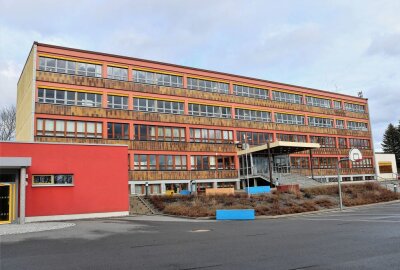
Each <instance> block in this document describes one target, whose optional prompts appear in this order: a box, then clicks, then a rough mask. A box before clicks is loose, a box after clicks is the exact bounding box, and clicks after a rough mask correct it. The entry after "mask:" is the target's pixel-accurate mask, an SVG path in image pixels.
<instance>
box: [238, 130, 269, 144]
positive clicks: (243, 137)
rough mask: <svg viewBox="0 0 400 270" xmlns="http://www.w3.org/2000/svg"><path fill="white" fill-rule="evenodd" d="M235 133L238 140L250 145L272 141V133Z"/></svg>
mask: <svg viewBox="0 0 400 270" xmlns="http://www.w3.org/2000/svg"><path fill="white" fill-rule="evenodd" d="M236 134H237V139H238V141H240V142H241V143H248V144H250V145H262V144H266V143H267V142H268V141H269V142H272V133H263V132H251V131H238V132H237V133H236Z"/></svg>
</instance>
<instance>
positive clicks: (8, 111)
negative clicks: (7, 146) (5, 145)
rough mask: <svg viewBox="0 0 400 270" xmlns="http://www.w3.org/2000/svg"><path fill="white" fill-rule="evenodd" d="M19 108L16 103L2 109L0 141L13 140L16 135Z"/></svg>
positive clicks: (0, 110) (0, 114)
mask: <svg viewBox="0 0 400 270" xmlns="http://www.w3.org/2000/svg"><path fill="white" fill-rule="evenodd" d="M16 116H17V110H16V109H15V106H14V105H11V106H6V107H3V108H1V109H0V141H11V140H13V139H14V137H15V123H16Z"/></svg>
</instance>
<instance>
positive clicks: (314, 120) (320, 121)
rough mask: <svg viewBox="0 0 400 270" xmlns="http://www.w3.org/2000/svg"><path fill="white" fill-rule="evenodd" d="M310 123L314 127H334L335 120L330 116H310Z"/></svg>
mask: <svg viewBox="0 0 400 270" xmlns="http://www.w3.org/2000/svg"><path fill="white" fill-rule="evenodd" d="M308 125H309V126H313V127H326V128H331V127H333V120H332V119H329V118H320V117H311V116H309V117H308Z"/></svg>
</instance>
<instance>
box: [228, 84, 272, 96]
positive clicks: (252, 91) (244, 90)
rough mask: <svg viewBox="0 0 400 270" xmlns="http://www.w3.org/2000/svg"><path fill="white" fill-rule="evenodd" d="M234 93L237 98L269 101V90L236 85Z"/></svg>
mask: <svg viewBox="0 0 400 270" xmlns="http://www.w3.org/2000/svg"><path fill="white" fill-rule="evenodd" d="M233 93H234V94H235V95H237V96H242V97H252V98H259V99H269V94H268V90H266V89H261V88H256V87H250V86H244V85H236V84H234V85H233Z"/></svg>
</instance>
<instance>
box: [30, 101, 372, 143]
mask: <svg viewBox="0 0 400 270" xmlns="http://www.w3.org/2000/svg"><path fill="white" fill-rule="evenodd" d="M35 112H36V113H41V114H51V115H66V116H84V117H93V118H107V119H123V120H136V121H149V122H166V123H181V124H192V125H210V126H217V127H238V128H250V129H264V130H268V131H272V130H273V131H289V132H305V133H313V134H330V135H340V136H353V137H371V135H370V132H369V131H359V130H347V129H334V128H320V127H310V126H297V125H286V124H277V123H264V122H256V121H242V120H236V119H222V118H208V117H197V116H188V115H174V114H162V113H147V112H136V111H128V110H115V109H104V108H90V107H77V106H64V105H53V104H40V103H36V110H35Z"/></svg>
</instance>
